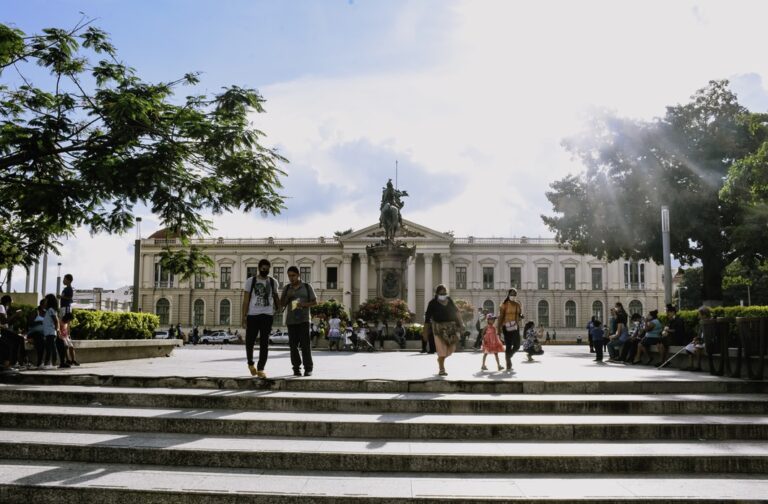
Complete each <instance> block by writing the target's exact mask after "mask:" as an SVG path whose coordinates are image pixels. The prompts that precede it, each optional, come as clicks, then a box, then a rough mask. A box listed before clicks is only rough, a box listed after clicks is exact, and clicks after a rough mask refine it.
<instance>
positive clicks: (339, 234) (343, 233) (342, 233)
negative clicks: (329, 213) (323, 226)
mask: <svg viewBox="0 0 768 504" xmlns="http://www.w3.org/2000/svg"><path fill="white" fill-rule="evenodd" d="M349 234H352V228H349V229H345V230H344V231H334V232H333V236H335V237H337V238H340V237H342V236H347V235H349Z"/></svg>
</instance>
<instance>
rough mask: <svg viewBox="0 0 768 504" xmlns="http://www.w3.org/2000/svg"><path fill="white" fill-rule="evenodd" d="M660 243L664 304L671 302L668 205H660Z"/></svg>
mask: <svg viewBox="0 0 768 504" xmlns="http://www.w3.org/2000/svg"><path fill="white" fill-rule="evenodd" d="M661 243H662V245H661V246H662V253H663V257H664V304H671V303H672V264H671V260H670V257H669V256H670V245H669V207H668V206H667V205H662V207H661Z"/></svg>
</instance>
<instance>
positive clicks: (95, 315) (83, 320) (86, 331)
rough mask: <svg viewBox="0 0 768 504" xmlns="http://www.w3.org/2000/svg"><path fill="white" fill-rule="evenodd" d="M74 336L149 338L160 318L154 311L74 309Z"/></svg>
mask: <svg viewBox="0 0 768 504" xmlns="http://www.w3.org/2000/svg"><path fill="white" fill-rule="evenodd" d="M72 313H73V314H74V317H75V318H74V320H73V321H72V326H71V328H72V330H71V334H72V338H73V339H83V340H108V339H149V338H152V337H153V335H154V331H155V328H157V327H158V326H159V325H160V319H159V318H158V316H157V315H154V314H152V313H117V312H105V311H90V310H74V311H73V312H72Z"/></svg>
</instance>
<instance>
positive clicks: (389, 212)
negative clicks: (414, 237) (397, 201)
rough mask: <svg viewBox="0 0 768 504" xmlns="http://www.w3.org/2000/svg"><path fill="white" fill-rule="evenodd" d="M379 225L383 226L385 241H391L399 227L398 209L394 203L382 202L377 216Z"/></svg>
mask: <svg viewBox="0 0 768 504" xmlns="http://www.w3.org/2000/svg"><path fill="white" fill-rule="evenodd" d="M379 227H383V228H384V239H385V241H389V242H393V241H394V240H395V235H396V234H397V231H398V230H399V229H400V210H398V208H397V207H396V206H394V205H390V204H389V203H384V205H383V206H382V208H381V215H380V216H379Z"/></svg>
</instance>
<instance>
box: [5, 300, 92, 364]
mask: <svg viewBox="0 0 768 504" xmlns="http://www.w3.org/2000/svg"><path fill="white" fill-rule="evenodd" d="M12 303H13V298H12V297H11V296H10V295H7V294H6V295H5V296H3V297H2V299H1V300H0V363H1V368H0V370H1V371H3V372H6V373H8V372H18V371H24V370H27V369H53V368H54V366H55V365H58V367H59V368H69V367H72V366H79V365H80V364H79V363H78V362H77V359H76V357H75V348H74V344H73V343H72V339H71V338H70V323H71V322H72V318H73V317H72V312H71V310H70V309H68V308H64V309H60V307H59V300H58V299H57V297H56V296H55V295H54V294H48V295H47V296H45V298H44V299H42V300H41V301H40V304H39V305H38V306H37V309H36V310H35V311H33V312H32V313H31V314H30V315H29V317H28V320H26V321H24V320H23V318H24V315H23V312H22V311H21V310H14V309H12ZM25 322H26V323H25ZM20 328H22V329H23V328H26V329H24V330H20ZM27 342H29V343H31V345H32V346H33V347H34V349H35V356H36V360H35V361H34V362H32V361H30V359H29V358H28V357H27V350H26V343H27Z"/></svg>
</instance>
